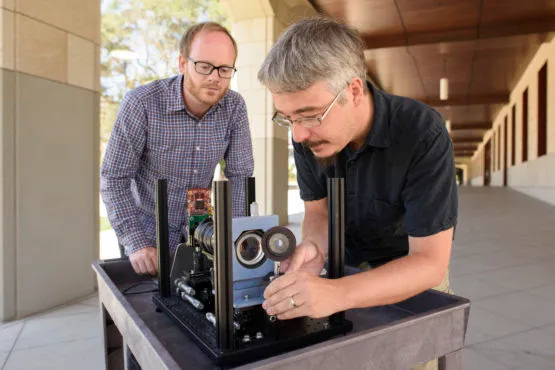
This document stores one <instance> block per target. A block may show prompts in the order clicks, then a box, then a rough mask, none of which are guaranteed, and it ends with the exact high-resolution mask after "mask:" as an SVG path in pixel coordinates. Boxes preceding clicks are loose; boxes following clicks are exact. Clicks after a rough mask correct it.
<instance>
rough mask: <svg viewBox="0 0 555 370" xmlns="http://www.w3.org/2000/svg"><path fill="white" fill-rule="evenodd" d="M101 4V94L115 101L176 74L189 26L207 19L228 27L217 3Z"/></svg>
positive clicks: (127, 0)
mask: <svg viewBox="0 0 555 370" xmlns="http://www.w3.org/2000/svg"><path fill="white" fill-rule="evenodd" d="M104 1H105V3H104V4H103V5H104V6H103V12H102V32H101V36H102V56H101V75H102V80H103V95H105V96H109V97H110V100H112V101H116V102H119V101H121V99H122V97H123V95H124V94H125V93H126V92H127V91H128V90H129V89H132V88H134V87H137V86H139V85H142V84H145V83H148V82H150V81H152V80H154V79H158V78H165V77H169V76H172V75H175V74H176V73H177V56H178V55H179V52H178V44H179V39H180V38H181V36H182V35H183V32H185V30H186V29H187V28H188V27H190V26H191V25H192V24H195V23H198V22H202V21H207V20H211V21H216V22H219V23H222V24H223V25H225V26H229V24H228V20H227V17H226V16H225V14H224V12H223V9H222V7H221V4H220V3H219V1H217V0H104ZM115 50H129V51H133V52H134V53H135V55H136V59H134V60H131V61H122V60H118V59H117V58H115V57H114V54H113V51H115ZM122 76H123V77H124V78H123V83H122V82H121V80H122V78H121V77H122ZM118 80H119V81H120V82H119V83H118V84H115V83H114V81H118Z"/></svg>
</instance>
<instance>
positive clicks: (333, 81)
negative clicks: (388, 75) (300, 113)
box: [258, 18, 367, 94]
mask: <svg viewBox="0 0 555 370" xmlns="http://www.w3.org/2000/svg"><path fill="white" fill-rule="evenodd" d="M354 77H359V78H360V79H361V80H362V81H363V82H364V83H363V85H364V89H365V91H366V89H367V87H366V83H365V80H366V63H365V59H364V51H363V44H362V40H361V39H360V36H359V34H358V33H357V31H355V30H354V29H353V28H351V27H349V26H347V25H345V24H342V23H338V22H336V21H334V20H331V19H327V18H310V19H304V20H301V21H299V22H297V23H295V24H293V25H291V26H290V27H289V28H287V29H286V30H285V31H284V33H283V34H282V35H281V36H280V37H279V39H278V41H277V42H276V43H275V44H274V46H273V47H272V49H271V50H270V52H269V53H268V55H267V56H266V58H265V59H264V62H263V63H262V67H260V70H259V71H258V80H259V81H260V82H261V83H262V84H263V85H264V86H266V87H268V88H269V89H270V91H272V92H273V93H275V94H280V93H290V92H296V91H302V90H306V89H307V88H309V87H310V86H312V85H313V84H314V83H316V82H318V81H326V82H327V83H328V85H329V89H330V90H331V91H332V92H333V93H339V91H341V89H343V88H344V87H345V86H346V84H347V83H348V82H350V81H351V79H352V78H354Z"/></svg>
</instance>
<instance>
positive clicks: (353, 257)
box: [258, 19, 457, 319]
mask: <svg viewBox="0 0 555 370" xmlns="http://www.w3.org/2000/svg"><path fill="white" fill-rule="evenodd" d="M258 78H259V80H260V81H261V82H262V84H264V85H265V86H267V87H268V88H269V89H270V91H271V93H272V96H273V100H274V104H275V108H276V113H275V115H274V118H273V121H274V122H275V123H276V124H278V125H280V126H285V127H288V128H290V129H291V131H292V137H293V141H294V143H293V144H294V150H295V151H294V155H295V163H296V166H297V178H298V182H299V187H300V193H301V198H302V199H303V200H304V202H305V217H304V220H303V227H302V241H301V242H300V244H299V245H298V246H297V249H296V251H295V253H294V255H293V256H292V258H291V259H290V260H288V261H285V262H284V263H282V265H281V268H282V271H285V272H286V273H285V275H283V276H282V277H280V278H278V279H276V280H275V281H274V282H273V283H272V284H271V285H269V286H268V288H267V289H266V292H265V298H266V301H265V302H264V308H265V309H266V310H267V312H268V314H271V315H278V318H279V319H290V318H294V317H299V316H310V317H323V316H328V315H330V314H333V313H335V312H338V311H343V310H347V309H352V308H360V307H372V306H380V305H386V304H392V303H396V302H399V301H401V300H404V299H407V298H409V297H411V296H414V295H416V294H418V293H420V292H422V291H424V290H426V289H430V288H433V287H436V288H437V289H441V290H444V291H447V290H448V276H447V268H448V265H449V258H450V252H451V244H452V240H453V230H454V228H455V226H456V222H457V187H456V181H455V163H454V155H453V147H452V143H451V140H450V138H449V135H448V133H447V130H446V128H445V126H444V124H443V121H442V118H441V116H440V115H439V114H438V113H437V112H436V111H434V110H433V109H431V108H430V107H428V106H426V105H424V104H422V103H419V102H417V101H414V100H411V99H408V98H403V97H398V96H393V95H390V94H386V93H385V92H383V91H380V90H379V89H377V88H376V87H374V86H373V85H372V84H370V83H368V82H367V81H366V64H365V59H364V54H363V46H362V42H361V41H360V38H359V36H358V35H357V33H356V32H355V31H354V30H352V29H350V28H349V27H347V26H345V25H342V24H339V23H336V22H334V21H332V20H326V19H310V20H303V21H301V22H299V23H297V24H294V25H293V26H291V27H290V28H289V29H288V30H286V31H285V32H284V34H283V35H282V36H281V37H280V39H279V40H278V41H277V42H276V44H275V45H274V46H273V48H272V49H271V51H270V53H269V54H268V56H267V57H266V59H265V61H264V63H263V65H262V67H261V69H260V71H259V74H258ZM328 177H344V178H345V191H346V194H345V195H346V200H345V201H346V205H345V217H346V220H345V242H346V257H345V258H346V262H347V264H349V265H352V266H369V267H370V268H369V269H366V270H365V271H363V272H360V273H358V274H355V275H351V276H347V277H344V278H341V279H336V280H328V279H324V278H321V277H319V273H320V271H321V270H322V267H323V266H324V263H325V260H326V258H327V250H328V235H327V221H328V211H327V187H326V183H327V178H328Z"/></svg>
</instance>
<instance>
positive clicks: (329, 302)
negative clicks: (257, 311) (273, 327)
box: [262, 270, 345, 320]
mask: <svg viewBox="0 0 555 370" xmlns="http://www.w3.org/2000/svg"><path fill="white" fill-rule="evenodd" d="M264 298H265V299H266V300H265V301H264V303H263V304H262V307H263V308H264V309H265V310H266V312H267V314H268V315H276V316H277V318H278V319H280V320H288V319H293V318H295V317H302V316H308V317H312V318H320V317H325V316H329V315H331V314H333V313H336V312H339V311H342V310H344V309H345V307H344V303H345V302H344V301H345V299H344V296H343V294H342V290H341V286H340V283H339V280H335V279H333V280H330V279H325V278H321V277H318V276H314V275H313V274H311V273H309V272H307V271H303V270H298V271H295V272H291V273H288V274H285V275H282V276H280V277H279V278H277V279H276V280H274V281H272V283H270V285H268V287H267V288H266V290H265V291H264Z"/></svg>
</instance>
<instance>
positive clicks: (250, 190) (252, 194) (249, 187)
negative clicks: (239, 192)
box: [244, 177, 256, 216]
mask: <svg viewBox="0 0 555 370" xmlns="http://www.w3.org/2000/svg"><path fill="white" fill-rule="evenodd" d="M254 185H255V184H254V177H246V178H245V186H244V187H245V216H251V203H253V202H256V191H255V187H254Z"/></svg>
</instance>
